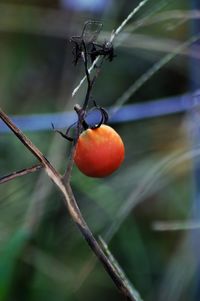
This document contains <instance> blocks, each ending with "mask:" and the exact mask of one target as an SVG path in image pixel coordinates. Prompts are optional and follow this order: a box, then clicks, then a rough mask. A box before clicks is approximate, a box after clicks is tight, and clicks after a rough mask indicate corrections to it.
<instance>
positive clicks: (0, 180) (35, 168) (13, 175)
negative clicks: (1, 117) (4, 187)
mask: <svg viewBox="0 0 200 301" xmlns="http://www.w3.org/2000/svg"><path fill="white" fill-rule="evenodd" d="M42 167H43V166H42V165H41V164H37V165H34V166H31V167H29V168H25V169H22V170H19V171H14V172H12V173H10V174H9V175H6V176H3V177H1V178H0V184H3V183H5V182H8V181H11V180H13V179H15V178H17V177H21V176H25V175H27V174H29V173H33V172H35V171H38V170H39V169H41V168H42Z"/></svg>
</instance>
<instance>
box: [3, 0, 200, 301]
mask: <svg viewBox="0 0 200 301" xmlns="http://www.w3.org/2000/svg"><path fill="white" fill-rule="evenodd" d="M86 2H87V1H82V4H83V3H84V5H82V4H81V1H80V2H79V1H67V0H63V1H61V0H60V1H58V0H57V1H56V0H44V1H41V0H30V1H22V0H21V1H14V0H10V1H0V104H1V107H2V109H3V110H4V111H5V112H6V113H8V114H11V115H31V114H33V113H41V114H43V113H55V112H63V111H71V110H72V109H73V106H74V104H75V103H80V104H81V103H82V102H83V100H84V93H85V88H86V87H85V85H83V87H82V88H81V89H80V90H79V91H78V93H77V94H76V96H75V97H74V98H72V97H71V93H72V91H73V89H74V88H75V87H76V86H77V84H78V83H79V81H80V79H81V78H82V76H83V74H84V72H83V71H84V70H83V67H82V66H81V64H79V65H78V66H76V67H74V65H73V63H72V60H73V57H72V45H71V44H70V42H69V39H70V37H71V36H72V35H78V34H80V32H81V30H82V28H83V24H84V22H85V21H87V20H88V19H95V20H100V21H101V22H102V23H103V30H102V33H101V35H102V39H104V38H107V39H108V38H109V36H110V34H111V32H112V30H113V29H116V28H117V27H118V26H119V25H120V24H121V22H122V21H123V20H124V18H126V16H127V15H128V14H129V13H130V12H131V11H132V10H133V9H134V8H135V7H137V5H138V4H139V1H128V0H127V1H125V0H121V1H119V0H118V1H117V0H110V1H92V4H91V3H90V4H89V5H86ZM190 4H191V3H190V2H189V1H186V0H179V1H171V0H165V1H163V0H158V1H154V0H149V1H147V3H146V5H144V6H143V7H142V8H141V9H140V10H139V11H138V13H137V14H136V15H135V16H134V17H133V18H132V19H131V21H130V22H129V23H128V25H127V26H126V27H125V28H124V29H123V31H122V33H121V34H120V35H119V36H118V37H117V38H116V40H115V41H114V46H115V43H116V45H117V43H118V42H119V41H120V39H121V38H122V39H123V41H122V42H121V45H120V46H118V47H116V55H117V57H116V58H115V59H114V61H113V62H112V63H110V62H108V61H106V62H105V63H104V65H103V67H102V70H101V74H100V76H99V77H98V80H97V82H96V85H95V88H94V91H93V96H94V98H95V99H96V101H97V102H98V104H99V105H101V106H105V107H109V106H111V105H115V104H116V103H117V101H118V99H119V98H120V97H121V95H123V94H124V93H125V92H126V91H127V89H128V88H129V87H130V86H131V85H132V84H133V83H134V82H135V81H136V80H138V78H140V77H141V76H142V75H144V74H145V72H146V71H147V70H149V68H151V67H152V66H153V65H154V64H156V63H158V62H159V61H160V60H161V59H162V58H163V57H165V56H166V55H167V54H168V53H170V52H171V51H173V49H174V47H176V46H177V45H179V44H180V43H183V42H184V41H187V40H188V39H190V38H191V37H192V33H191V27H192V20H193V17H192V16H191V17H190V18H184V16H183V17H182V18H180V17H178V16H179V14H180V13H181V12H182V13H183V12H184V13H185V14H190V13H191V7H190ZM176 15H177V18H176ZM183 15H184V14H183ZM159 16H160V18H159ZM173 16H175V17H173ZM156 17H158V18H157V21H155V20H156ZM151 20H154V22H152V21H151ZM145 22H146V23H145ZM125 34H127V36H125ZM192 55H194V56H195V53H192V54H191V52H190V49H188V48H187V49H184V50H183V51H182V50H180V51H179V53H178V55H177V56H176V57H175V58H174V59H173V60H171V61H170V62H169V63H168V64H166V65H165V66H163V67H162V68H160V69H159V70H158V71H157V72H155V74H154V75H152V76H150V77H149V79H148V81H146V82H145V83H144V84H143V85H141V87H140V88H139V89H138V90H137V91H136V92H135V93H134V94H133V95H131V97H130V98H129V99H128V101H127V103H131V104H134V103H142V102H148V101H149V100H153V99H154V100H156V99H160V98H165V97H170V96H172V97H173V96H174V95H180V94H183V93H185V92H187V91H188V89H189V84H190V67H189V65H190V57H191V56H192ZM196 55H197V54H196ZM112 126H113V127H114V128H115V129H116V130H117V131H118V132H119V133H120V135H121V136H122V138H123V140H124V143H125V148H126V158H125V161H124V163H123V165H122V167H121V168H120V169H119V170H118V171H117V172H115V173H114V174H113V175H112V176H110V177H108V178H104V179H92V178H88V177H86V176H84V175H82V174H81V173H80V172H79V171H78V170H77V169H76V167H74V169H73V174H72V187H73V190H74V193H75V196H76V197H77V201H78V204H79V206H80V208H81V210H82V212H83V215H84V217H85V219H86V221H87V222H88V224H89V226H90V227H91V229H92V231H93V232H94V234H95V235H96V236H98V235H101V236H102V237H103V238H104V239H105V240H106V241H107V242H108V245H109V249H110V251H111V252H112V253H113V255H114V256H115V258H116V259H117V260H118V262H119V264H120V265H121V267H122V268H123V270H124V271H125V273H126V275H127V276H128V278H129V280H130V281H131V282H132V283H133V285H134V287H135V288H136V289H137V290H138V291H139V293H140V295H141V297H142V299H143V300H145V301H151V300H152V301H153V300H158V301H168V300H170V301H175V300H176V301H180V300H181V301H190V300H191V301H192V300H199V298H200V297H199V298H198V297H196V291H197V286H198V285H197V283H198V277H199V276H198V258H196V257H195V256H196V255H195V252H194V250H193V245H192V242H191V241H192V239H191V236H192V233H193V232H192V233H191V231H190V228H191V227H190V226H191V223H190V220H191V209H192V205H193V198H194V195H193V187H192V166H193V163H192V159H193V156H194V155H193V153H192V150H191V136H190V134H189V130H190V117H188V114H183V113H179V114H173V115H166V116H163V117H157V118H150V119H144V120H143V119H142V120H139V121H133V122H125V123H120V124H113V125H112ZM26 134H27V135H28V137H29V138H30V139H32V141H33V142H34V143H35V144H36V145H37V146H38V147H39V148H40V149H41V150H42V152H43V153H44V154H45V155H46V157H47V158H48V159H49V160H50V161H51V162H52V164H53V165H54V166H56V168H57V169H58V170H59V171H60V172H64V170H65V168H66V165H67V157H68V155H69V150H70V145H69V143H68V142H66V141H65V140H64V139H62V138H61V137H60V136H59V135H56V134H55V133H54V132H53V131H52V130H49V131H38V132H26ZM36 163H37V162H36V160H35V158H34V157H33V156H32V155H31V154H30V153H29V152H28V151H27V150H26V149H25V147H24V146H23V145H22V144H21V143H20V142H19V141H18V140H17V138H16V137H15V136H14V135H12V134H10V133H0V176H3V175H5V174H8V173H10V172H12V171H15V170H19V169H22V168H26V167H29V166H31V165H33V164H36ZM192 228H193V227H192ZM172 230H174V231H172ZM195 231H196V232H195V235H196V239H198V225H197V227H196V230H195ZM197 257H198V256H197ZM23 300H25V301H26V300H27V301H29V300H30V301H36V300H37V301H40V300H41V301H47V300H48V301H63V300H70V301H71V300H78V301H79V300H88V301H90V300H123V296H121V295H120V294H119V293H118V291H117V289H116V288H115V286H114V284H113V282H112V281H111V279H110V278H109V276H108V275H107V274H106V272H105V271H104V269H103V268H102V266H101V264H99V263H98V262H97V261H96V260H95V258H94V256H93V255H92V253H91V250H90V249H89V247H88V245H87V244H86V242H85V241H84V239H83V237H82V236H81V235H80V233H79V231H78V229H77V227H76V226H75V225H74V224H73V222H72V221H71V219H70V217H69V215H68V213H67V210H66V208H65V205H64V202H63V199H62V195H61V194H60V192H59V191H58V190H57V189H56V188H55V186H54V185H53V184H52V183H51V181H49V179H48V178H47V176H46V174H45V173H44V172H43V171H39V172H37V173H35V174H30V175H27V176H25V177H20V178H17V179H15V180H13V181H10V182H8V183H5V184H2V185H1V187H0V301H23Z"/></svg>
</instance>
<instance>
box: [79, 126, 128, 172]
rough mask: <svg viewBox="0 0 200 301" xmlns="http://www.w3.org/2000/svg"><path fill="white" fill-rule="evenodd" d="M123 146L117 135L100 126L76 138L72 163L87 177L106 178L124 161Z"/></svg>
mask: <svg viewBox="0 0 200 301" xmlns="http://www.w3.org/2000/svg"><path fill="white" fill-rule="evenodd" d="M124 152H125V150H124V144H123V141H122V139H121V137H120V136H119V134H118V133H117V132H116V131H115V130H114V129H113V128H112V127H110V126H108V125H105V124H102V125H101V126H100V127H98V128H95V129H87V130H85V131H84V132H83V133H81V135H80V136H79V138H78V141H77V144H76V150H75V155H74V162H75V164H76V165H77V167H78V168H79V170H80V171H81V172H82V173H84V174H85V175H87V176H89V177H97V178H101V177H106V176H109V175H110V174H112V173H113V172H114V171H115V170H116V169H117V168H118V167H119V166H120V165H121V163H122V162H123V160H124Z"/></svg>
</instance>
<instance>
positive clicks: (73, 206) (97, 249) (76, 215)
mask: <svg viewBox="0 0 200 301" xmlns="http://www.w3.org/2000/svg"><path fill="white" fill-rule="evenodd" d="M0 118H1V119H2V120H3V121H4V122H5V123H6V124H7V126H8V127H9V128H10V129H11V130H12V132H13V133H14V134H15V135H16V136H17V137H18V139H19V140H20V141H21V142H22V143H23V144H24V145H25V147H26V148H27V149H29V150H30V152H31V153H32V154H33V155H34V156H35V157H36V158H38V160H39V161H40V162H41V164H42V166H44V168H45V171H46V173H47V175H48V176H49V178H50V179H51V180H52V181H53V182H54V184H55V185H56V186H57V187H58V188H59V190H60V191H61V192H62V193H63V195H64V200H65V204H66V205H67V208H68V211H69V214H70V216H71V218H72V219H73V221H74V222H75V223H76V225H77V226H78V228H79V230H80V232H81V233H82V235H83V236H84V238H85V240H86V241H87V243H88V245H89V246H90V248H91V249H92V251H93V252H94V253H95V255H96V256H97V257H98V259H99V260H100V261H101V263H102V265H103V266H104V268H105V270H106V271H107V273H108V274H109V275H110V277H111V278H112V280H113V282H114V283H115V285H116V286H117V287H118V289H119V291H120V292H121V293H122V294H123V295H124V296H125V297H126V299H127V300H129V301H137V300H136V299H135V297H134V296H133V295H132V292H131V291H130V290H129V288H128V287H127V286H126V285H125V283H124V282H123V280H122V279H121V277H120V275H119V274H118V273H117V272H116V269H115V268H114V267H113V264H111V262H110V260H109V259H108V258H107V256H106V255H105V253H104V251H103V250H102V248H101V246H100V245H99V243H98V242H97V240H96V239H95V237H94V236H93V234H92V232H91V230H90V229H89V227H88V225H87V224H86V222H85V220H84V218H83V216H82V214H81V212H80V210H79V207H78V205H77V203H76V199H75V197H74V195H73V192H72V190H71V186H70V184H69V183H66V185H64V183H63V180H62V177H61V175H60V174H59V173H58V172H57V170H55V168H54V167H53V166H52V165H51V163H50V162H49V161H48V160H47V159H46V158H45V156H44V155H43V154H42V153H41V151H40V150H39V149H38V148H37V147H36V146H35V145H34V144H33V143H32V142H31V140H29V139H28V138H27V137H26V136H25V135H24V134H23V132H22V131H21V130H20V129H18V128H17V127H16V126H15V124H14V123H13V122H12V121H11V120H10V118H9V117H8V116H7V115H6V114H5V113H4V112H3V111H2V110H1V109H0Z"/></svg>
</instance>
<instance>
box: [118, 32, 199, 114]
mask: <svg viewBox="0 0 200 301" xmlns="http://www.w3.org/2000/svg"><path fill="white" fill-rule="evenodd" d="M199 39H200V32H199V33H198V34H196V35H194V36H192V37H191V38H190V39H188V40H187V41H184V42H183V43H181V44H180V45H178V46H177V47H175V48H174V49H173V51H172V52H170V53H168V54H166V55H165V56H164V57H163V58H162V59H161V60H159V61H158V62H156V63H155V64H154V65H153V66H152V67H151V68H150V69H148V70H147V71H146V72H145V73H143V74H142V76H140V77H139V78H138V79H137V80H136V81H135V82H134V83H133V84H132V85H131V86H130V87H129V88H128V89H127V90H126V91H125V92H124V93H123V94H122V96H120V97H119V98H118V99H117V100H116V102H115V105H116V106H117V109H119V107H120V106H121V105H123V104H124V103H125V102H126V101H127V100H129V98H130V97H131V96H132V95H133V94H134V93H135V92H136V91H137V90H138V89H139V88H141V87H142V86H143V85H144V84H145V83H146V82H147V81H148V80H149V79H150V78H151V77H152V76H153V75H154V74H155V73H156V72H158V71H159V70H160V69H161V68H162V67H163V66H165V65H166V64H167V63H169V62H170V61H171V60H172V59H173V58H174V57H176V55H178V54H179V53H180V52H181V51H183V50H184V49H186V48H187V47H189V46H191V44H193V43H195V42H196V41H198V40H199Z"/></svg>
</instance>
